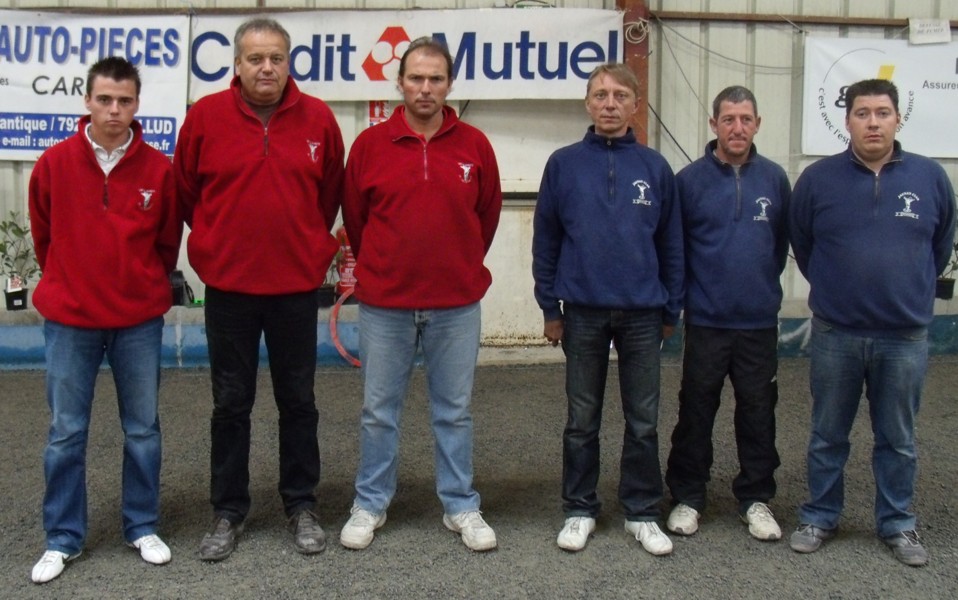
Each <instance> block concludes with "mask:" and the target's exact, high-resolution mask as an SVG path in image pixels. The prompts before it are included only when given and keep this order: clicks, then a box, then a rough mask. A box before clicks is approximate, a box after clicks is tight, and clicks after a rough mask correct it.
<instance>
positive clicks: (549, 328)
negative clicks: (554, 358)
mask: <svg viewBox="0 0 958 600" xmlns="http://www.w3.org/2000/svg"><path fill="white" fill-rule="evenodd" d="M562 331H563V324H562V319H555V320H554V321H546V322H545V326H543V328H542V335H544V336H546V339H547V340H549V343H550V344H552V345H553V346H558V345H559V342H561V341H562Z"/></svg>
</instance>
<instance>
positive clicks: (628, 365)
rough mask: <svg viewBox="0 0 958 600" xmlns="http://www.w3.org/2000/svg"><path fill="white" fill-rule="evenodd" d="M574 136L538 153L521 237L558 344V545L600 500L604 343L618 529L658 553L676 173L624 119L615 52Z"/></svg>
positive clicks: (631, 103) (676, 300) (677, 299)
mask: <svg viewBox="0 0 958 600" xmlns="http://www.w3.org/2000/svg"><path fill="white" fill-rule="evenodd" d="M585 105H586V110H587V111H588V112H589V115H590V116H591V117H592V121H593V123H594V125H593V126H592V127H590V128H589V131H588V132H587V133H586V135H585V139H583V140H582V141H581V142H578V143H576V144H573V145H571V146H567V147H565V148H562V149H560V150H558V151H556V152H555V153H554V154H553V155H552V156H551V157H550V158H549V161H548V163H547V164H546V168H545V173H544V174H543V176H542V183H541V187H540V189H539V199H538V203H537V205H536V213H535V221H534V228H535V232H534V236H533V241H532V254H533V264H532V273H533V277H534V279H535V296H536V300H537V301H538V303H539V306H540V307H541V308H542V313H543V316H544V319H545V326H544V335H545V337H546V339H548V340H549V342H551V343H552V345H556V344H558V343H559V342H560V341H561V342H562V349H563V352H564V353H565V355H566V361H567V364H566V393H567V395H568V421H567V423H566V427H565V432H564V434H563V463H562V466H563V468H562V500H563V510H564V512H565V516H566V521H565V525H564V527H563V528H562V531H561V532H560V533H559V536H558V539H557V543H558V545H559V547H560V548H563V549H565V550H570V551H577V550H581V549H582V548H584V547H585V545H586V542H587V541H588V538H589V535H590V534H591V533H592V532H593V531H594V530H595V519H596V517H597V516H598V514H599V509H600V507H601V504H600V502H599V499H598V496H597V494H596V485H597V483H598V479H599V426H600V424H601V418H602V402H603V393H604V391H605V381H606V373H607V371H608V365H609V344H610V342H614V343H615V347H616V350H617V351H618V358H619V386H620V389H621V395H622V408H623V412H624V413H625V423H626V425H625V436H624V439H623V444H622V459H621V466H620V480H619V501H620V502H621V505H622V509H623V512H624V513H625V519H626V520H625V529H626V531H627V532H628V533H629V534H630V535H633V536H635V538H636V539H637V540H638V541H639V542H640V543H641V544H642V547H643V548H645V550H646V551H648V552H650V553H652V554H656V555H662V554H669V553H670V552H671V551H672V542H671V540H669V538H668V536H666V535H665V534H664V533H663V532H662V531H661V529H659V526H658V525H657V524H656V519H657V518H658V517H659V516H660V511H659V503H660V501H661V500H662V473H661V469H660V466H659V452H658V433H657V422H658V408H659V348H660V346H661V343H662V340H663V339H664V338H666V337H668V336H669V335H671V334H672V330H673V329H674V327H675V324H676V322H677V321H678V318H679V312H680V311H681V303H682V291H683V277H684V270H685V265H684V259H683V257H682V224H681V216H680V214H679V206H678V197H677V194H676V187H675V177H674V175H673V173H672V170H671V168H670V167H669V165H668V163H667V162H666V161H665V159H664V158H663V157H662V156H661V155H660V154H658V153H657V152H655V151H654V150H651V149H649V148H647V147H645V146H643V145H641V144H638V143H637V142H636V139H635V135H634V134H633V132H632V129H631V128H630V127H629V123H630V122H631V119H632V116H633V114H635V111H636V109H637V108H638V81H636V79H635V75H634V74H633V73H632V72H631V71H630V70H629V69H628V67H626V66H625V65H621V64H606V65H602V66H599V67H597V68H596V70H595V71H594V72H593V73H592V75H591V76H590V77H589V82H588V86H587V90H586V101H585Z"/></svg>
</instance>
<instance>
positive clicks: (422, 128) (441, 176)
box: [340, 38, 502, 551]
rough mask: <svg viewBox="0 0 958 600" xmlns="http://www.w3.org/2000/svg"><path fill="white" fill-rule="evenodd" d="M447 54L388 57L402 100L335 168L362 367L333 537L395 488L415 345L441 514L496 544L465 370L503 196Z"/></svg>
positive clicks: (381, 515)
mask: <svg viewBox="0 0 958 600" xmlns="http://www.w3.org/2000/svg"><path fill="white" fill-rule="evenodd" d="M452 64H453V63H452V58H451V57H450V56H449V51H448V50H447V49H446V47H445V46H443V45H441V44H439V43H438V42H436V41H435V40H432V39H430V38H420V39H418V40H415V41H414V42H412V43H411V44H410V45H409V48H408V49H407V50H406V52H405V53H404V54H403V57H402V59H401V62H400V67H399V81H398V84H399V88H400V89H401V90H402V93H403V106H401V107H399V108H398V109H397V110H396V111H395V112H394V113H393V115H392V117H391V118H390V119H389V120H388V121H387V122H385V123H383V124H381V125H377V126H376V127H373V128H372V129H367V130H366V131H364V132H362V133H361V134H360V135H359V137H358V138H357V139H356V142H355V143H354V144H353V146H352V149H351V150H350V153H349V160H348V161H347V167H346V171H347V173H346V197H345V199H344V200H343V219H344V221H345V224H346V230H347V232H348V233H349V240H350V242H351V243H352V249H353V252H354V253H355V254H356V261H357V262H356V270H355V274H356V297H357V298H358V299H359V302H360V305H359V352H360V357H361V359H362V363H363V375H364V377H365V396H364V400H363V412H362V423H361V430H360V447H361V458H360V465H359V473H358V474H357V475H356V498H355V500H354V505H353V508H352V513H351V516H350V518H349V521H348V522H347V523H346V525H345V527H343V530H342V532H341V533H340V542H341V543H342V544H343V546H346V547H347V548H353V549H361V548H365V547H366V546H368V545H369V544H370V543H371V542H372V540H373V536H374V532H375V530H376V529H377V528H379V527H381V526H382V525H383V523H385V521H386V508H387V507H388V506H389V503H390V501H391V500H392V497H393V495H394V494H395V491H396V467H397V462H398V460H397V459H398V447H399V415H400V413H401V411H402V404H403V399H404V396H405V393H406V387H407V384H408V382H409V376H410V373H411V371H412V366H413V361H414V360H415V355H416V349H417V347H419V345H420V344H421V346H422V351H423V354H424V356H425V361H426V377H427V380H428V384H429V405H430V407H431V410H432V430H433V434H434V435H435V438H436V489H437V491H438V493H439V499H440V500H441V501H442V505H443V509H444V512H445V515H444V517H443V523H444V524H445V526H446V527H447V528H449V529H450V530H452V531H454V532H456V533H458V534H460V535H461V536H462V541H463V542H464V543H465V545H466V546H468V547H469V548H470V549H472V550H479V551H481V550H490V549H492V548H495V547H496V534H495V532H494V531H493V530H492V528H491V527H489V526H488V525H487V524H486V522H485V521H484V520H483V518H482V516H481V515H480V514H479V494H478V493H477V492H476V490H475V489H474V488H473V487H472V415H471V414H470V410H469V406H470V403H471V398H472V382H473V373H474V370H475V366H476V357H477V355H478V352H479V326H480V314H479V300H480V299H481V298H482V297H483V295H485V293H486V290H487V289H488V288H489V284H490V283H491V282H492V275H491V274H490V273H489V270H488V269H487V268H486V267H485V266H483V264H482V262H483V258H484V257H485V255H486V253H487V252H488V251H489V247H490V246H491V245H492V237H493V235H495V232H496V227H497V226H498V224H499V210H500V208H501V207H502V193H501V190H500V184H499V168H498V165H497V163H496V157H495V154H494V153H493V151H492V146H491V145H490V144H489V141H488V140H487V139H486V137H485V136H484V135H483V134H482V132H480V131H479V130H478V129H476V128H475V127H472V126H470V125H468V124H466V123H463V122H461V121H459V119H458V118H457V116H456V112H455V111H454V110H452V109H451V108H449V107H447V106H444V102H445V99H446V95H447V94H448V93H449V90H450V88H451V85H452Z"/></svg>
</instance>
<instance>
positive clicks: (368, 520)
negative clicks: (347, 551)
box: [349, 506, 379, 527]
mask: <svg viewBox="0 0 958 600" xmlns="http://www.w3.org/2000/svg"><path fill="white" fill-rule="evenodd" d="M352 513H353V516H352V517H350V519H349V520H350V521H353V524H354V525H355V526H356V527H375V525H376V521H378V520H379V516H378V515H374V514H373V513H371V512H369V511H368V510H365V509H362V508H359V507H358V506H355V507H353V510H352Z"/></svg>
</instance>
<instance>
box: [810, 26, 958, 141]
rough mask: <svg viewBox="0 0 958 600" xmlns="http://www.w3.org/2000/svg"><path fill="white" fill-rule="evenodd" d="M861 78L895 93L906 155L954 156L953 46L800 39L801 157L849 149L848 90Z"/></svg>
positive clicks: (956, 62) (956, 87) (956, 47)
mask: <svg viewBox="0 0 958 600" xmlns="http://www.w3.org/2000/svg"><path fill="white" fill-rule="evenodd" d="M862 79H888V80H890V81H892V82H893V83H894V84H895V86H896V87H897V88H898V111H899V113H900V114H901V125H899V128H898V134H897V137H896V139H898V140H899V141H900V142H901V144H902V147H904V148H905V149H906V150H908V151H911V152H916V153H918V154H924V155H926V156H932V157H936V158H958V135H956V133H958V111H956V110H955V107H956V106H958V43H954V42H952V43H948V44H929V45H917V46H916V45H911V44H909V43H908V42H907V41H905V40H884V39H848V38H814V37H809V38H806V39H805V92H804V98H803V102H802V104H803V107H804V111H803V117H802V152H803V153H804V154H810V155H816V156H821V155H829V154H837V153H838V152H841V151H843V150H844V149H845V148H846V147H847V146H848V131H847V130H846V129H845V90H846V88H847V87H848V86H849V85H851V84H852V83H855V82H856V81H860V80H862Z"/></svg>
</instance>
